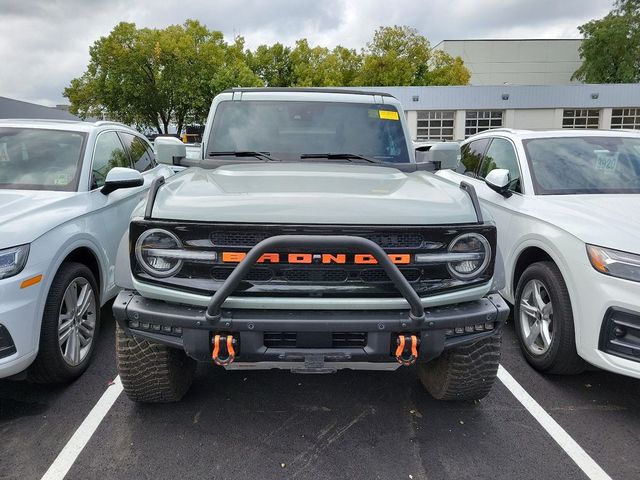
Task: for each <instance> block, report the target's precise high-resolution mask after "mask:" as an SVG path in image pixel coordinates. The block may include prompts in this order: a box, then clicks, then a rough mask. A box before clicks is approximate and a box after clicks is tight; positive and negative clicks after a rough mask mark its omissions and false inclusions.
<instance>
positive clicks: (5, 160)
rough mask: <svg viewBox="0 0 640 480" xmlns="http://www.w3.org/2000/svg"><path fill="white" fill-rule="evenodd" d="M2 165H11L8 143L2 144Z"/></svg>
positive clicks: (0, 149) (0, 155)
mask: <svg viewBox="0 0 640 480" xmlns="http://www.w3.org/2000/svg"><path fill="white" fill-rule="evenodd" d="M0 163H9V152H7V144H6V143H0Z"/></svg>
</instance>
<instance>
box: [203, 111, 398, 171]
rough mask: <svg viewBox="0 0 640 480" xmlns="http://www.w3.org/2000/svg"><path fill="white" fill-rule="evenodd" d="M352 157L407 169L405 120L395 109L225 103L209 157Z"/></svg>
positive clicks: (216, 119)
mask: <svg viewBox="0 0 640 480" xmlns="http://www.w3.org/2000/svg"><path fill="white" fill-rule="evenodd" d="M242 150H250V151H258V152H269V153H270V154H271V155H272V156H273V157H275V158H278V159H294V160H298V159H300V155H301V154H313V153H318V154H324V153H352V154H356V155H363V156H366V157H370V158H373V159H378V160H381V161H385V162H398V163H408V162H410V159H409V152H408V151H407V141H406V137H405V132H404V129H403V126H402V118H401V116H400V113H399V112H398V110H397V109H396V108H395V107H394V106H392V105H377V104H367V103H346V102H344V103H343V102H336V103H333V102H320V101H254V100H248V101H244V100H243V101H241V102H231V101H227V102H222V103H220V104H219V105H218V107H217V110H216V112H215V116H214V118H213V127H212V128H211V133H210V136H209V142H208V144H207V153H211V152H234V151H242Z"/></svg>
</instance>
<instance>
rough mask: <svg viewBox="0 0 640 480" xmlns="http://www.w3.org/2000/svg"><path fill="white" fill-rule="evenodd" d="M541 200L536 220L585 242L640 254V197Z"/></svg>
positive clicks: (563, 197) (588, 197)
mask: <svg viewBox="0 0 640 480" xmlns="http://www.w3.org/2000/svg"><path fill="white" fill-rule="evenodd" d="M537 199H538V205H537V206H536V211H537V214H536V216H538V217H540V218H542V219H544V220H546V221H548V222H549V223H552V224H554V225H557V226H558V227H560V228H562V229H563V230H566V231H567V232H569V233H571V234H572V235H574V236H576V237H578V238H579V239H580V240H582V241H583V242H585V243H590V244H593V245H599V246H601V247H608V248H613V249H616V250H623V251H625V252H631V253H638V254H640V195H622V194H615V195H553V196H546V195H545V196H539V197H537ZM541 206H542V209H540V207H541Z"/></svg>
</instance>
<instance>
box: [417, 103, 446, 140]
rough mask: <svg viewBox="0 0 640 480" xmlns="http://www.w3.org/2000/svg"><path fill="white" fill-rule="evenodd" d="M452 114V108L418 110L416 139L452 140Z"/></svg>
mask: <svg viewBox="0 0 640 480" xmlns="http://www.w3.org/2000/svg"><path fill="white" fill-rule="evenodd" d="M454 116H455V112H454V111H452V110H450V111H439V110H433V111H431V110H424V111H418V131H417V135H416V140H453V120H454Z"/></svg>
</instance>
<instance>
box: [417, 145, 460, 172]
mask: <svg viewBox="0 0 640 480" xmlns="http://www.w3.org/2000/svg"><path fill="white" fill-rule="evenodd" d="M414 147H415V154H416V163H418V164H432V165H433V168H432V169H431V168H426V169H424V168H421V170H433V171H435V170H453V169H455V168H456V166H457V165H458V162H459V161H460V158H461V152H460V145H459V144H458V143H457V142H435V143H424V144H422V145H421V144H417V143H416V144H414Z"/></svg>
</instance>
